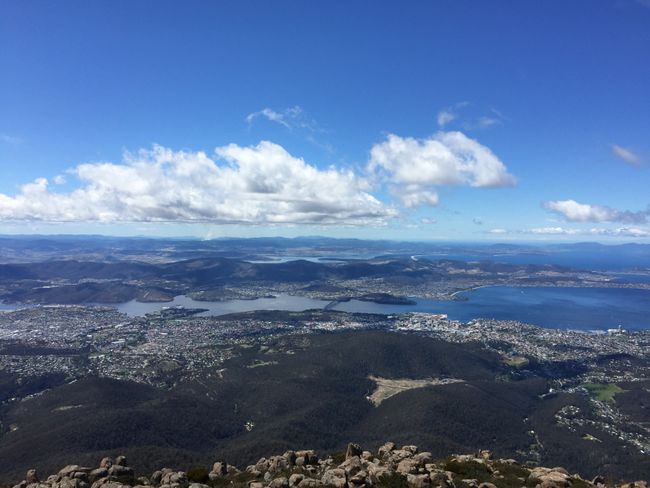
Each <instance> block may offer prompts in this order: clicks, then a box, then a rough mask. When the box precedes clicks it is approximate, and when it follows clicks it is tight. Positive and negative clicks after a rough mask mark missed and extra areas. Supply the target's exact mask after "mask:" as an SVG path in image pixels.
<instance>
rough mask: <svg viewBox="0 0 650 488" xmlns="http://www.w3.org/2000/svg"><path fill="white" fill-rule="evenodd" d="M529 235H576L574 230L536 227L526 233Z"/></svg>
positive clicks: (576, 232)
mask: <svg viewBox="0 0 650 488" xmlns="http://www.w3.org/2000/svg"><path fill="white" fill-rule="evenodd" d="M527 232H529V233H531V234H543V235H548V234H550V235H574V234H578V231H577V230H576V229H566V228H564V227H537V228H534V229H530V230H529V231H527Z"/></svg>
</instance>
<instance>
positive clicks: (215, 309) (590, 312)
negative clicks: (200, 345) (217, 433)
mask: <svg viewBox="0 0 650 488" xmlns="http://www.w3.org/2000/svg"><path fill="white" fill-rule="evenodd" d="M459 297H460V298H461V300H430V299H423V298H417V297H416V298H414V299H415V300H416V302H417V303H416V304H415V305H389V304H378V303H372V302H365V301H360V300H351V301H349V302H329V301H327V300H317V299H313V298H306V297H298V296H292V295H286V294H280V295H278V296H277V298H259V299H255V300H227V301H223V302H201V301H196V300H192V299H191V298H188V297H186V296H183V295H181V296H178V297H176V298H175V299H174V301H173V302H168V303H139V302H136V301H134V300H133V301H130V302H127V303H123V304H120V305H118V306H117V308H118V310H120V311H122V312H124V313H127V314H128V315H130V316H137V315H144V314H145V313H150V312H155V311H157V310H161V309H162V308H163V307H170V306H177V305H181V306H184V307H188V308H206V309H208V311H207V312H204V313H202V314H201V315H204V316H218V315H224V314H229V313H235V312H248V311H253V310H288V311H294V312H298V311H303V310H308V309H322V308H325V307H327V308H330V309H332V310H340V311H345V312H361V313H379V314H398V313H404V312H428V313H444V314H447V315H448V316H449V318H450V319H453V320H460V321H462V322H467V321H469V320H472V319H476V318H495V319H500V320H518V321H521V322H527V323H530V324H535V325H539V326H541V327H547V328H562V329H565V328H566V329H582V330H599V329H600V330H602V329H608V328H615V327H618V326H619V325H621V326H622V327H624V328H627V329H650V291H648V290H634V289H624V288H621V289H617V288H552V287H531V288H517V287H510V286H491V287H484V288H479V289H477V290H473V291H470V292H464V293H461V294H459Z"/></svg>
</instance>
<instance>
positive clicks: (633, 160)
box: [612, 144, 641, 166]
mask: <svg viewBox="0 0 650 488" xmlns="http://www.w3.org/2000/svg"><path fill="white" fill-rule="evenodd" d="M612 152H613V153H614V155H615V156H616V157H618V158H620V159H622V160H623V161H625V162H626V163H627V164H631V165H633V166H638V165H639V164H641V158H640V157H639V156H638V155H637V154H636V153H634V152H633V151H632V150H630V149H627V148H625V147H623V146H619V145H618V144H612Z"/></svg>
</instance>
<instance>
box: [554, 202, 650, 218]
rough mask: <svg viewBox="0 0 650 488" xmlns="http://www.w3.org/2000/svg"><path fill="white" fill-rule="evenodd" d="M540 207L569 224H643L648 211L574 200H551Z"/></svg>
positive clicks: (649, 211) (649, 213) (648, 213)
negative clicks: (635, 210) (616, 207)
mask: <svg viewBox="0 0 650 488" xmlns="http://www.w3.org/2000/svg"><path fill="white" fill-rule="evenodd" d="M542 206H543V207H544V208H545V209H547V210H550V211H552V212H555V213H558V214H560V215H562V216H563V217H564V218H565V219H566V220H569V221H571V222H622V223H628V224H639V223H644V222H646V221H647V220H648V215H650V209H648V210H642V211H639V212H631V211H629V210H616V209H613V208H610V207H605V206H602V205H591V204H588V203H578V202H576V201H575V200H552V201H548V202H544V203H543V204H542Z"/></svg>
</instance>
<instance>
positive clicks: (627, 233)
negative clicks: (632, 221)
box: [488, 227, 650, 237]
mask: <svg viewBox="0 0 650 488" xmlns="http://www.w3.org/2000/svg"><path fill="white" fill-rule="evenodd" d="M488 232H489V233H490V234H506V233H514V234H532V235H538V236H543V235H549V236H610V237H650V230H648V229H643V228H639V227H618V228H614V229H610V228H604V227H593V228H591V229H576V228H571V227H534V228H531V229H523V230H515V231H512V232H508V231H506V230H504V229H491V230H490V231H488Z"/></svg>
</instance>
